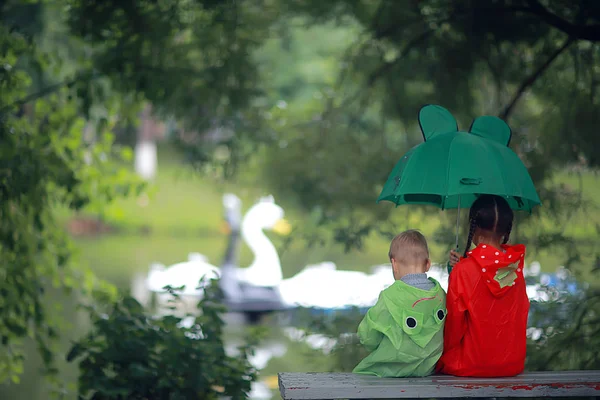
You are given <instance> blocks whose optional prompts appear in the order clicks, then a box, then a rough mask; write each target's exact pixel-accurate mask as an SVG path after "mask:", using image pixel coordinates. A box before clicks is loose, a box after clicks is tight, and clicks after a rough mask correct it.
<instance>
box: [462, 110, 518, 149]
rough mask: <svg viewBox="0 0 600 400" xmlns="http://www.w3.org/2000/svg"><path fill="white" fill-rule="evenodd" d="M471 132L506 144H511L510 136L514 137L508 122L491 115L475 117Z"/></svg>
mask: <svg viewBox="0 0 600 400" xmlns="http://www.w3.org/2000/svg"><path fill="white" fill-rule="evenodd" d="M469 132H471V133H472V134H474V135H477V136H480V137H483V138H486V139H490V140H494V141H496V142H498V143H501V144H503V145H504V146H508V145H509V143H510V138H511V137H512V131H511V130H510V127H509V126H508V124H507V123H506V122H504V121H503V120H501V119H500V118H498V117H494V116H491V115H484V116H482V117H479V118H475V119H474V120H473V123H472V124H471V127H470V128H469Z"/></svg>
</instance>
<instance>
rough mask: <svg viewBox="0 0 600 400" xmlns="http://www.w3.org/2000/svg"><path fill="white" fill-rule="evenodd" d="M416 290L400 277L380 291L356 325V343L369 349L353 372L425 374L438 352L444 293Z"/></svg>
mask: <svg viewBox="0 0 600 400" xmlns="http://www.w3.org/2000/svg"><path fill="white" fill-rule="evenodd" d="M429 280H431V281H432V282H433V283H435V287H434V288H433V289H431V290H422V289H417V288H415V287H413V286H410V285H408V284H406V283H404V282H403V281H401V280H398V281H395V282H394V283H393V284H392V285H391V286H389V287H388V288H387V289H385V290H384V291H382V292H381V294H380V295H379V299H378V300H377V304H375V305H374V306H373V307H371V308H370V309H369V311H368V312H367V315H365V317H364V319H363V320H362V322H361V323H360V325H359V326H358V336H359V338H360V342H361V343H362V344H363V345H364V346H365V348H366V349H367V350H368V351H370V352H371V354H370V355H368V356H367V357H366V358H365V359H364V360H362V361H361V362H360V363H359V364H358V365H357V366H356V367H355V368H354V371H353V372H355V373H358V374H366V375H376V376H379V377H397V378H400V377H409V376H426V375H430V374H431V373H433V370H434V368H435V365H436V363H437V361H438V359H439V358H440V357H441V355H442V349H443V343H444V319H445V317H446V293H445V292H444V290H443V289H442V288H441V286H440V284H439V282H437V281H436V280H435V279H433V278H429Z"/></svg>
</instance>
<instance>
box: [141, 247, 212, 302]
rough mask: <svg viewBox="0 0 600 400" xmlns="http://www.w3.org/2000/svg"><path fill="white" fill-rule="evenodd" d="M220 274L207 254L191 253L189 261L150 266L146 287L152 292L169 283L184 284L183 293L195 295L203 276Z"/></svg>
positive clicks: (161, 288)
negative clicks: (167, 266)
mask: <svg viewBox="0 0 600 400" xmlns="http://www.w3.org/2000/svg"><path fill="white" fill-rule="evenodd" d="M204 276H206V278H212V277H218V276H220V271H219V268H218V267H215V266H214V265H212V264H210V263H209V262H208V259H207V258H206V256H204V255H202V254H200V253H190V254H189V255H188V261H184V262H180V263H177V264H174V265H172V266H170V267H169V268H165V267H164V265H162V264H153V265H152V266H151V267H150V272H149V273H148V278H147V280H146V287H147V288H148V290H150V291H152V292H162V291H163V288H164V287H165V286H167V285H170V286H172V287H179V286H184V285H185V288H184V290H183V292H181V294H182V295H195V294H197V293H198V289H197V286H198V282H200V279H202V277H204Z"/></svg>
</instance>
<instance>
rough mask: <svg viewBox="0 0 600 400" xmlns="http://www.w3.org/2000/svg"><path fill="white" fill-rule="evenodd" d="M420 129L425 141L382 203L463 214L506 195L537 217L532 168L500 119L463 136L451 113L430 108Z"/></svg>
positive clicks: (394, 176) (397, 170) (404, 161)
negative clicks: (486, 198)
mask: <svg viewBox="0 0 600 400" xmlns="http://www.w3.org/2000/svg"><path fill="white" fill-rule="evenodd" d="M419 125H420V126H421V131H422V132H423V138H424V142H423V143H421V144H419V145H417V146H415V147H413V148H412V149H411V150H409V151H408V152H407V153H406V154H405V155H404V156H403V157H402V158H401V159H400V161H398V163H397V164H396V166H395V167H394V169H393V170H392V172H391V174H390V176H389V177H388V180H387V182H386V183H385V185H384V187H383V190H382V191H381V194H380V195H379V198H378V199H377V202H380V201H382V200H387V201H391V202H393V203H395V204H396V205H401V204H430V205H434V206H436V207H439V208H441V209H448V208H458V209H459V213H460V208H469V207H471V205H472V204H473V202H474V201H475V199H476V198H477V197H478V196H479V195H481V194H494V195H498V196H503V197H505V198H506V200H507V201H508V203H509V204H510V206H511V208H512V209H514V210H526V211H529V212H531V209H532V208H533V207H534V206H536V205H540V204H541V202H540V198H539V196H538V194H537V192H536V190H535V186H534V185H533V182H532V180H531V177H530V176H529V172H528V171H527V168H525V165H523V162H522V161H521V159H520V158H519V157H518V156H517V155H516V154H515V153H514V152H513V151H512V150H511V149H510V148H509V147H508V144H509V142H510V138H511V130H510V128H509V126H508V125H507V124H506V123H505V122H504V121H502V120H501V119H500V118H497V117H493V116H482V117H479V118H476V119H475V120H474V121H473V123H472V124H471V127H470V129H469V132H462V131H459V130H458V124H457V123H456V120H455V119H454V117H453V116H452V114H450V112H449V111H448V110H446V109H445V108H443V107H440V106H437V105H427V106H425V107H423V108H421V110H420V111H419ZM457 228H458V218H457ZM457 244H458V232H457Z"/></svg>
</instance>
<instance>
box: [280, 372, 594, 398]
mask: <svg viewBox="0 0 600 400" xmlns="http://www.w3.org/2000/svg"><path fill="white" fill-rule="evenodd" d="M278 376H279V391H280V393H281V397H282V398H283V400H322V399H399V398H432V397H435V398H450V397H584V396H600V371H560V372H529V373H524V374H521V375H518V376H515V377H511V378H459V377H454V376H448V375H432V376H429V377H425V378H396V379H394V378H377V377H374V376H365V375H357V374H351V373H280V374H278Z"/></svg>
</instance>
